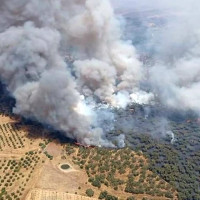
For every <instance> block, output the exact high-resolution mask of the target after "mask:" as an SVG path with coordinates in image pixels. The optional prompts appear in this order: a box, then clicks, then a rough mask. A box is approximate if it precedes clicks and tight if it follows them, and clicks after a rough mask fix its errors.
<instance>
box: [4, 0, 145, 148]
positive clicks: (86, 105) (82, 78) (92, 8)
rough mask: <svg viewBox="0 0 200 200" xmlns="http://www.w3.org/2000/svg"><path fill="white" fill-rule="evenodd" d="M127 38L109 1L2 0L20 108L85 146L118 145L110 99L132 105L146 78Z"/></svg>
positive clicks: (9, 71) (8, 80) (10, 73)
mask: <svg viewBox="0 0 200 200" xmlns="http://www.w3.org/2000/svg"><path fill="white" fill-rule="evenodd" d="M121 36H122V33H121V31H120V23H119V21H118V20H117V18H116V17H115V15H114V12H113V9H112V6H111V4H110V2H109V1H108V0H46V1H39V0H15V1H14V0H1V2H0V74H1V80H2V81H3V82H4V83H5V84H6V85H7V88H8V91H9V92H10V93H11V95H12V96H13V97H14V98H15V99H16V106H15V108H14V109H13V111H14V112H15V113H17V114H20V115H23V116H25V117H28V118H32V119H36V120H39V121H40V122H42V123H44V124H50V125H51V126H53V127H54V128H55V129H58V130H61V131H63V132H64V133H65V134H66V135H67V136H68V137H70V138H74V139H76V140H77V141H79V142H82V143H83V144H89V145H90V144H93V145H104V146H114V145H113V144H112V142H110V141H109V140H108V139H107V135H106V133H107V131H108V129H109V130H110V129H111V127H109V128H108V126H107V127H106V125H105V123H103V122H105V121H107V119H108V116H109V111H107V109H105V108H104V106H103V104H104V105H106V104H107V105H108V107H109V105H110V106H115V107H121V106H122V107H125V106H126V105H127V104H128V103H129V102H130V101H131V100H132V99H131V97H130V95H131V94H132V93H134V91H135V90H138V88H139V81H140V80H141V79H142V78H143V72H142V67H141V63H140V61H139V60H138V56H137V53H136V50H135V48H134V47H133V46H132V45H131V43H130V42H129V41H122V40H121ZM102 103H103V104H102ZM103 113H104V114H103ZM105 113H106V114H105ZM111 119H113V120H114V118H111ZM114 139H115V140H118V144H119V146H123V145H124V142H123V139H124V137H123V136H119V137H118V138H114Z"/></svg>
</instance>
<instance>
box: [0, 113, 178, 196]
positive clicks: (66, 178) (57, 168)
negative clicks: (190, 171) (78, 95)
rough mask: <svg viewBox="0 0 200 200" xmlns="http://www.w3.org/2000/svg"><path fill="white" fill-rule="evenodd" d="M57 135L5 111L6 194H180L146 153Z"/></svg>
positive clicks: (1, 150) (1, 132) (0, 135)
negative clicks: (153, 167) (93, 145)
mask: <svg viewBox="0 0 200 200" xmlns="http://www.w3.org/2000/svg"><path fill="white" fill-rule="evenodd" d="M51 134H52V133H50V132H48V130H46V129H44V128H42V127H40V126H39V127H36V125H27V124H26V125H25V124H23V123H21V121H20V118H16V119H14V118H13V119H11V118H10V117H8V116H3V115H1V116H0V164H1V165H0V192H1V193H0V199H2V200H3V199H10V200H11V199H17V200H21V199H28V200H43V199H52V200H54V199H55V200H57V199H63V200H65V199H66V200H67V199H76V200H79V199H80V200H82V199H83V200H86V199H88V197H87V196H91V197H92V198H96V199H97V198H100V199H107V200H109V199H127V198H128V197H129V199H134V198H133V197H135V199H138V200H139V199H160V200H161V199H163V200H164V199H176V197H175V196H176V191H175V189H174V188H172V187H171V186H170V185H169V184H168V183H167V182H165V181H163V180H162V179H161V178H160V177H158V176H157V175H155V174H154V173H153V172H151V171H150V170H149V168H148V160H147V158H145V157H144V155H143V154H142V153H141V152H133V151H132V150H130V149H120V150H117V149H101V148H86V147H80V146H76V145H74V144H72V143H68V142H65V143H60V141H59V140H58V139H57V138H55V137H52V135H51ZM63 166H64V167H63ZM130 197H131V198H130Z"/></svg>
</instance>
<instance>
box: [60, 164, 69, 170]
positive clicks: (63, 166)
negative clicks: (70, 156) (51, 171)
mask: <svg viewBox="0 0 200 200" xmlns="http://www.w3.org/2000/svg"><path fill="white" fill-rule="evenodd" d="M69 168H70V166H69V165H68V164H63V165H61V169H64V170H66V169H69Z"/></svg>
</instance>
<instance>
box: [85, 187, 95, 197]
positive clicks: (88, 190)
mask: <svg viewBox="0 0 200 200" xmlns="http://www.w3.org/2000/svg"><path fill="white" fill-rule="evenodd" d="M85 193H86V194H87V196H88V197H93V196H94V191H93V190H92V189H87V190H86V192H85Z"/></svg>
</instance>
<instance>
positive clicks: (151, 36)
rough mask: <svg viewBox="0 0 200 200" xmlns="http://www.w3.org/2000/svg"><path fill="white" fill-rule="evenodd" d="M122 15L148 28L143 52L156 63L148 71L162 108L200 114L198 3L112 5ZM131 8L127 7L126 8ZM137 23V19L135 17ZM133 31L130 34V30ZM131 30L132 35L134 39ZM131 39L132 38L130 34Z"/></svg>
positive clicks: (132, 1) (153, 0)
mask: <svg viewBox="0 0 200 200" xmlns="http://www.w3.org/2000/svg"><path fill="white" fill-rule="evenodd" d="M112 2H113V4H114V5H115V7H116V10H117V11H118V13H119V14H121V13H122V14H124V15H126V16H132V15H133V14H134V12H135V13H137V14H138V15H140V17H141V18H140V25H139V26H146V27H147V28H146V29H145V31H144V32H145V33H142V34H144V35H145V37H146V40H145V41H144V42H140V44H139V45H138V46H140V45H141V49H142V50H143V51H144V52H145V48H146V52H145V53H147V54H148V55H149V56H150V58H151V59H152V60H153V62H152V63H151V64H150V65H149V66H148V67H146V68H148V69H147V70H148V79H149V81H148V83H149V85H151V86H150V87H151V91H152V92H153V93H154V95H155V96H157V97H158V98H159V100H160V102H162V103H163V104H165V105H167V106H169V107H173V108H176V109H180V110H188V109H192V110H194V111H197V112H199V111H200V104H199V99H200V95H199V92H198V91H199V90H200V79H199V73H200V53H199V52H200V25H199V19H200V14H199V9H200V2H199V1H198V0H192V1H190V0H182V1H180V0H177V1H172V0H163V1H157V0H151V1H148V0H141V1H139V2H138V1H136V0H126V1H117V2H115V1H112ZM127 5H128V6H127ZM132 18H133V19H132V20H133V23H134V19H135V18H136V17H135V15H134V16H132ZM129 31H130V30H129ZM134 31H135V30H134V29H132V35H135V32H134ZM129 35H130V34H129Z"/></svg>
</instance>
